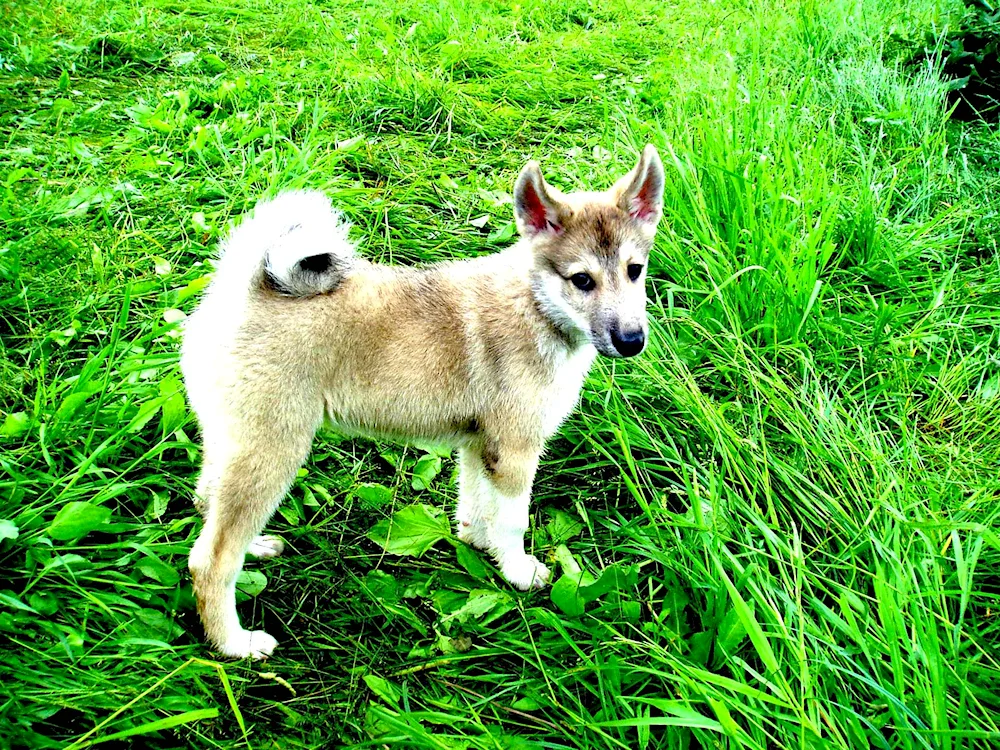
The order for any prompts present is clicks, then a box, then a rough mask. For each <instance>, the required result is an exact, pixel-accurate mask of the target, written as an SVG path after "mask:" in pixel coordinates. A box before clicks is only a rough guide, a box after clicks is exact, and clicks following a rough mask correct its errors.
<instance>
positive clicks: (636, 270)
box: [628, 263, 642, 281]
mask: <svg viewBox="0 0 1000 750" xmlns="http://www.w3.org/2000/svg"><path fill="white" fill-rule="evenodd" d="M641 275H642V266H640V265H639V264H638V263H629V265H628V277H629V278H630V279H632V281H635V280H636V279H638V278H639V277H640V276H641Z"/></svg>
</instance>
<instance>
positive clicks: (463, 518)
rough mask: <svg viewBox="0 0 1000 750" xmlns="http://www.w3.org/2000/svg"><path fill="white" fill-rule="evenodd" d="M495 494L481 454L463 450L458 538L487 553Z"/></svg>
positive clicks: (467, 448)
mask: <svg viewBox="0 0 1000 750" xmlns="http://www.w3.org/2000/svg"><path fill="white" fill-rule="evenodd" d="M492 493H493V490H492V488H491V487H490V485H489V483H488V482H487V480H486V468H485V467H484V466H483V454H482V451H481V450H479V449H477V448H474V447H463V448H460V449H459V452H458V508H457V509H456V511H455V525H456V534H457V535H458V538H459V539H461V540H462V541H463V542H465V543H466V544H471V545H472V546H473V547H476V548H478V549H485V550H488V549H489V548H490V540H489V535H488V533H487V532H488V531H489V528H490V526H491V524H492V523H493V516H494V515H495V514H496V509H495V508H494V503H493V494H492Z"/></svg>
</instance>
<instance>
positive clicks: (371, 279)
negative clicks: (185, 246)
mask: <svg viewBox="0 0 1000 750" xmlns="http://www.w3.org/2000/svg"><path fill="white" fill-rule="evenodd" d="M663 185H664V175H663V165H662V163H661V161H660V157H659V155H658V153H657V151H656V149H655V148H654V147H653V146H652V145H648V146H646V147H645V149H644V150H643V151H642V153H641V155H640V158H639V161H638V163H637V164H636V166H635V167H634V168H633V169H632V170H631V171H630V172H628V173H627V174H626V175H624V176H623V177H622V178H621V179H619V180H618V181H617V182H615V183H614V185H613V186H612V187H611V188H610V189H608V190H606V191H604V192H573V193H566V194H564V193H562V192H560V191H559V190H557V189H555V188H554V187H552V186H550V185H549V184H547V183H546V181H545V179H544V178H543V177H542V173H541V170H540V168H539V165H538V163H537V162H529V163H528V164H527V165H526V166H525V167H524V168H523V170H522V171H521V173H520V174H519V176H518V178H517V182H516V184H515V186H514V193H513V198H514V201H513V202H514V216H515V223H516V226H517V230H518V232H519V234H520V239H519V240H518V241H517V242H516V243H515V244H514V245H512V246H511V247H509V248H507V249H505V250H502V251H500V252H497V253H494V254H491V255H487V256H483V257H477V258H471V259H465V260H457V261H450V262H444V263H438V264H434V265H429V266H425V267H417V268H413V267H398V266H387V265H380V264H376V263H371V262H369V261H367V260H365V259H364V258H362V257H360V256H358V255H357V254H356V252H355V248H354V245H353V244H352V242H351V241H350V239H349V238H348V224H347V223H346V221H345V220H344V219H343V218H342V216H341V214H340V213H338V211H336V210H335V209H334V208H333V207H332V206H331V204H330V201H329V199H328V198H327V197H326V196H325V195H324V194H323V193H321V192H317V191H293V192H286V193H283V194H280V195H278V196H277V197H276V198H274V199H272V200H269V201H263V202H261V203H258V204H257V206H256V208H255V210H254V212H253V214H252V217H250V218H247V219H246V220H244V221H243V222H242V223H241V224H239V225H238V226H237V227H236V228H235V229H234V230H232V232H231V233H230V234H229V236H228V237H227V238H226V239H225V240H224V241H223V242H222V244H221V254H220V258H219V261H218V264H217V267H216V272H215V275H214V278H213V280H212V283H211V285H210V286H209V288H208V290H207V291H206V294H205V296H204V298H203V299H202V301H201V302H200V304H199V305H198V307H197V309H196V310H195V312H194V313H192V315H191V316H190V317H189V318H188V320H187V322H186V326H185V331H184V340H183V345H182V351H181V369H182V371H183V375H184V381H185V385H186V388H187V393H188V398H189V402H190V404H191V407H192V409H193V411H194V413H195V414H196V416H197V418H198V421H199V423H200V426H201V433H202V439H203V445H204V453H203V464H202V469H201V474H200V477H199V479H198V483H197V488H196V498H195V504H196V506H197V508H198V510H199V511H200V512H201V514H202V516H203V517H204V527H203V528H202V531H201V534H200V535H199V536H198V539H197V541H196V542H195V544H194V546H193V548H192V550H191V555H190V559H189V568H190V571H191V575H192V579H193V583H194V592H195V596H196V598H197V601H198V611H199V614H200V615H201V620H202V623H203V624H204V627H205V633H206V635H207V637H208V639H209V640H210V641H211V643H212V644H214V646H215V647H216V648H217V649H218V650H219V651H220V652H221V653H222V654H224V655H226V656H229V657H237V658H244V657H248V656H249V657H252V658H255V659H260V658H265V657H267V656H269V655H270V654H271V653H272V651H273V650H274V648H275V646H276V645H277V641H276V640H275V639H274V638H273V637H272V636H270V635H269V634H267V633H266V632H264V631H260V630H257V631H249V630H245V629H244V628H243V627H241V625H240V621H239V617H238V615H237V613H236V588H235V587H236V578H237V576H238V575H239V573H240V570H241V569H242V567H243V561H244V557H245V555H246V554H249V555H251V556H252V557H258V558H266V557H273V556H275V555H278V554H280V553H281V552H282V549H283V545H282V543H281V541H280V540H279V539H277V538H276V537H273V536H261V532H262V530H263V528H264V525H265V524H266V523H267V521H268V519H270V517H271V515H272V514H273V513H274V512H275V510H276V509H277V507H278V505H279V503H280V502H281V500H282V498H283V497H284V495H285V493H286V492H287V491H288V488H289V486H290V485H291V483H292V480H293V479H294V477H295V475H296V472H297V471H298V469H299V467H300V466H301V465H302V463H303V461H305V459H306V456H307V454H308V453H309V450H310V446H311V443H312V440H313V436H314V435H315V433H316V431H317V430H318V429H319V428H320V426H321V425H322V424H323V423H324V422H327V423H329V424H330V425H331V426H332V427H333V429H335V430H336V431H338V432H340V433H342V434H345V435H348V436H352V435H364V436H371V437H376V438H388V439H394V440H403V441H405V440H415V439H420V440H427V441H435V442H438V443H441V444H445V445H449V446H452V447H453V448H454V449H457V451H458V461H459V482H458V484H459V492H458V495H459V497H458V507H457V511H456V513H455V521H456V528H457V534H458V537H459V539H461V540H462V541H464V542H467V543H468V544H471V545H473V546H475V547H477V548H479V549H483V550H486V551H488V552H489V554H490V555H491V556H492V558H493V559H494V560H495V561H496V564H497V566H498V567H499V569H500V571H501V573H502V574H503V576H504V578H506V579H507V581H509V582H510V583H511V584H512V585H514V586H516V587H517V588H519V589H522V590H527V589H529V588H531V587H542V586H544V585H545V584H546V582H547V581H548V577H549V571H548V568H546V566H545V565H543V564H542V562H540V561H539V560H538V559H537V558H536V557H535V556H533V555H531V554H529V553H527V552H526V551H525V548H524V535H525V532H526V531H527V529H528V518H529V514H528V510H529V502H530V497H531V486H532V481H533V479H534V476H535V469H536V467H537V466H538V461H539V456H540V455H541V454H542V451H543V449H544V447H545V442H546V440H548V439H549V438H550V437H551V436H552V435H553V434H554V433H555V432H556V430H557V429H558V428H559V425H560V424H561V423H562V422H563V420H564V419H566V417H567V416H568V415H569V413H570V412H571V411H572V410H573V409H574V408H575V406H576V404H577V402H578V400H579V394H580V390H581V388H582V386H583V382H584V379H585V378H586V376H587V373H588V371H589V370H590V368H591V365H592V363H593V361H594V359H595V357H596V355H597V354H598V353H600V354H602V355H605V356H607V357H632V356H635V355H637V354H639V353H641V352H642V351H643V349H644V348H645V346H646V341H647V337H648V323H647V319H646V293H645V281H646V267H647V261H648V257H649V253H650V250H651V248H652V245H653V239H654V236H655V232H656V227H657V224H658V223H659V220H660V216H661V214H662V203H663Z"/></svg>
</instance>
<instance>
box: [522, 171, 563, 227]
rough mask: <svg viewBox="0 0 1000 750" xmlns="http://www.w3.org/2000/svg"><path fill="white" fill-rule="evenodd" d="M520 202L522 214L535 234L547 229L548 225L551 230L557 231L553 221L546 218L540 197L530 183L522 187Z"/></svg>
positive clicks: (546, 212) (546, 214)
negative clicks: (522, 208) (522, 209)
mask: <svg viewBox="0 0 1000 750" xmlns="http://www.w3.org/2000/svg"><path fill="white" fill-rule="evenodd" d="M521 201H522V203H523V207H524V214H525V217H526V218H527V220H528V225H529V226H530V227H531V228H532V229H534V230H535V231H536V232H542V231H544V230H546V229H548V228H549V225H551V226H552V228H553V229H558V225H556V223H555V222H554V221H550V220H549V217H548V211H547V210H546V209H545V204H544V203H542V198H541V196H539V195H538V191H537V190H535V186H534V185H532V184H531V183H530V182H529V183H528V184H527V185H525V186H524V194H523V195H522V196H521Z"/></svg>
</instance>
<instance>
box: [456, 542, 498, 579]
mask: <svg viewBox="0 0 1000 750" xmlns="http://www.w3.org/2000/svg"><path fill="white" fill-rule="evenodd" d="M455 552H456V556H457V557H458V564H459V565H461V566H462V567H463V568H465V571H466V572H467V573H468V574H469V575H470V576H472V577H473V578H477V579H479V580H480V581H482V580H485V579H486V578H488V577H489V575H490V571H489V568H487V567H486V564H485V563H484V562H483V561H482V559H481V558H480V557H479V553H478V552H476V551H475V550H474V549H472V547H470V546H469V545H467V544H459V545H458V548H457V549H456V550H455Z"/></svg>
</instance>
